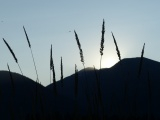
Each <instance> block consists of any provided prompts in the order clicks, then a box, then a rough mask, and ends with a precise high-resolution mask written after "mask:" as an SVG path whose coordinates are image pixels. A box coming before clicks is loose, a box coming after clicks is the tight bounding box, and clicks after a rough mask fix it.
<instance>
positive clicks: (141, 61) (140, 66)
mask: <svg viewBox="0 0 160 120" xmlns="http://www.w3.org/2000/svg"><path fill="white" fill-rule="evenodd" d="M144 48H145V43H144V45H143V48H142V52H141V59H140V62H139V71H138V78H139V77H140V75H141V71H142V64H143V55H144Z"/></svg>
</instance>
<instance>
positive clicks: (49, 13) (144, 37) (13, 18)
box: [0, 0, 160, 86]
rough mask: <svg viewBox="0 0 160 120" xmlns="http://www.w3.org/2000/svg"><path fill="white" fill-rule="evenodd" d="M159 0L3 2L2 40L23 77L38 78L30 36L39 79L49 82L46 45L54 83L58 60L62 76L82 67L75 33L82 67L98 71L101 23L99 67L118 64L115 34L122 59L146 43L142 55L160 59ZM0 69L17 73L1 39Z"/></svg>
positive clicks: (135, 53)
mask: <svg viewBox="0 0 160 120" xmlns="http://www.w3.org/2000/svg"><path fill="white" fill-rule="evenodd" d="M159 5H160V1H159V0H152V1H151V0H101V1H100V0H99V1H98V0H79V1H78V0H77V1H76V0H63V1H62V0H58V1H57V0H34V1H33V0H27V1H24V0H14V1H11V0H1V2H0V38H5V39H6V41H7V42H8V43H9V45H10V46H11V47H12V49H13V51H14V52H15V54H16V57H17V58H18V62H19V64H20V66H21V68H22V71H23V73H24V75H25V76H27V77H29V78H31V79H33V80H36V73H35V70H34V65H33V61H32V57H31V53H30V50H29V47H28V44H27V41H26V37H25V34H24V32H23V25H24V26H25V28H26V31H27V33H28V36H29V39H30V42H31V45H32V50H33V54H34V57H35V61H36V65H37V70H38V74H39V79H40V81H41V83H42V84H43V85H45V86H46V85H48V84H49V83H50V70H49V68H50V66H49V65H50V63H49V61H50V46H51V44H52V46H53V60H54V64H55V72H56V79H57V80H59V79H60V57H61V56H62V57H63V66H64V77H66V76H68V75H71V74H72V73H74V65H75V64H77V66H78V69H79V70H80V69H82V68H83V65H82V64H81V62H80V55H79V49H78V47H77V43H76V40H75V36H74V30H76V32H77V34H78V36H79V40H80V43H81V46H82V49H83V53H84V60H85V66H86V67H92V66H93V65H95V67H96V68H97V69H99V66H100V65H99V64H100V63H99V62H100V52H99V49H100V40H101V29H102V28H101V27H102V21H103V19H105V27H106V32H105V43H104V55H103V59H102V67H103V68H106V67H110V66H112V65H114V64H115V63H116V62H118V57H117V54H116V49H115V45H114V42H113V39H112V36H111V31H112V32H113V34H114V36H115V38H116V40H117V44H118V47H119V50H120V52H121V57H122V59H123V58H132V57H139V56H140V55H141V50H142V47H143V44H144V43H146V48H145V53H144V56H145V57H147V58H150V59H153V60H156V61H160V54H159V51H160V34H159V32H160V14H159V12H160V7H159ZM0 42H1V43H0V55H1V56H0V69H1V70H7V63H8V64H9V66H10V69H11V71H13V72H17V73H20V71H19V68H18V66H17V64H16V63H15V61H14V59H13V57H12V55H11V54H10V52H9V51H8V49H7V47H6V46H5V44H4V43H3V40H2V39H1V41H0Z"/></svg>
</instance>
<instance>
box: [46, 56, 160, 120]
mask: <svg viewBox="0 0 160 120" xmlns="http://www.w3.org/2000/svg"><path fill="white" fill-rule="evenodd" d="M139 63H140V58H128V59H123V60H122V61H121V62H118V63H117V64H115V65H114V66H113V67H111V68H107V69H106V68H105V69H101V70H96V72H97V73H98V77H99V78H100V81H99V82H100V85H99V86H100V90H98V84H97V81H96V80H97V79H96V74H95V71H94V70H92V69H89V70H86V73H85V71H84V70H81V71H80V72H79V73H78V75H79V80H78V98H77V100H78V104H79V105H80V106H81V107H82V109H83V110H82V111H81V113H83V114H88V113H90V109H92V112H91V113H93V114H97V113H99V112H100V113H99V114H100V115H101V114H102V111H104V113H105V114H106V115H107V116H110V117H111V116H113V115H114V116H120V117H123V116H139V117H143V118H144V117H149V116H154V117H160V95H159V92H160V87H159V86H160V74H159V72H160V63H159V62H156V61H153V60H150V59H147V58H144V59H143V63H142V70H141V75H140V76H139V77H138V73H139ZM99 75H100V76H99ZM86 84H88V85H86ZM57 85H58V92H59V94H63V95H64V96H66V97H68V98H70V99H73V100H75V95H74V91H75V90H74V89H75V88H74V87H75V75H74V74H73V75H71V76H68V77H66V78H65V79H64V87H63V88H62V87H61V82H60V81H58V82H57ZM51 86H52V85H49V86H47V88H48V89H52V87H51ZM62 91H63V92H62ZM99 91H101V93H100V94H99ZM100 95H101V96H100ZM87 96H89V100H88V99H87ZM99 98H102V100H99ZM88 101H89V102H88ZM101 101H102V103H101ZM97 102H98V103H97ZM97 104H98V105H97ZM101 104H103V110H102V109H101ZM95 107H97V108H95ZM97 111H99V112H97Z"/></svg>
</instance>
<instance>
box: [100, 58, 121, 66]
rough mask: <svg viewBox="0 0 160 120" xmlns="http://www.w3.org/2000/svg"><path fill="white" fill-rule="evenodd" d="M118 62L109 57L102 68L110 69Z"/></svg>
mask: <svg viewBox="0 0 160 120" xmlns="http://www.w3.org/2000/svg"><path fill="white" fill-rule="evenodd" d="M117 62H118V61H117V59H115V58H113V57H109V58H107V59H106V60H105V62H103V64H102V68H110V67H112V66H114V65H115V64H116V63H117Z"/></svg>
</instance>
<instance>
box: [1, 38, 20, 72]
mask: <svg viewBox="0 0 160 120" xmlns="http://www.w3.org/2000/svg"><path fill="white" fill-rule="evenodd" d="M3 41H4V43H5V44H6V46H7V47H8V49H9V51H10V53H11V54H12V56H13V58H14V60H15V61H16V63H17V65H18V67H19V69H20V71H21V74H22V75H23V72H22V70H21V67H20V65H19V63H18V59H17V58H16V56H15V54H14V52H13V50H12V49H11V47H10V46H9V44H8V43H7V41H6V40H5V39H4V38H3Z"/></svg>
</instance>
